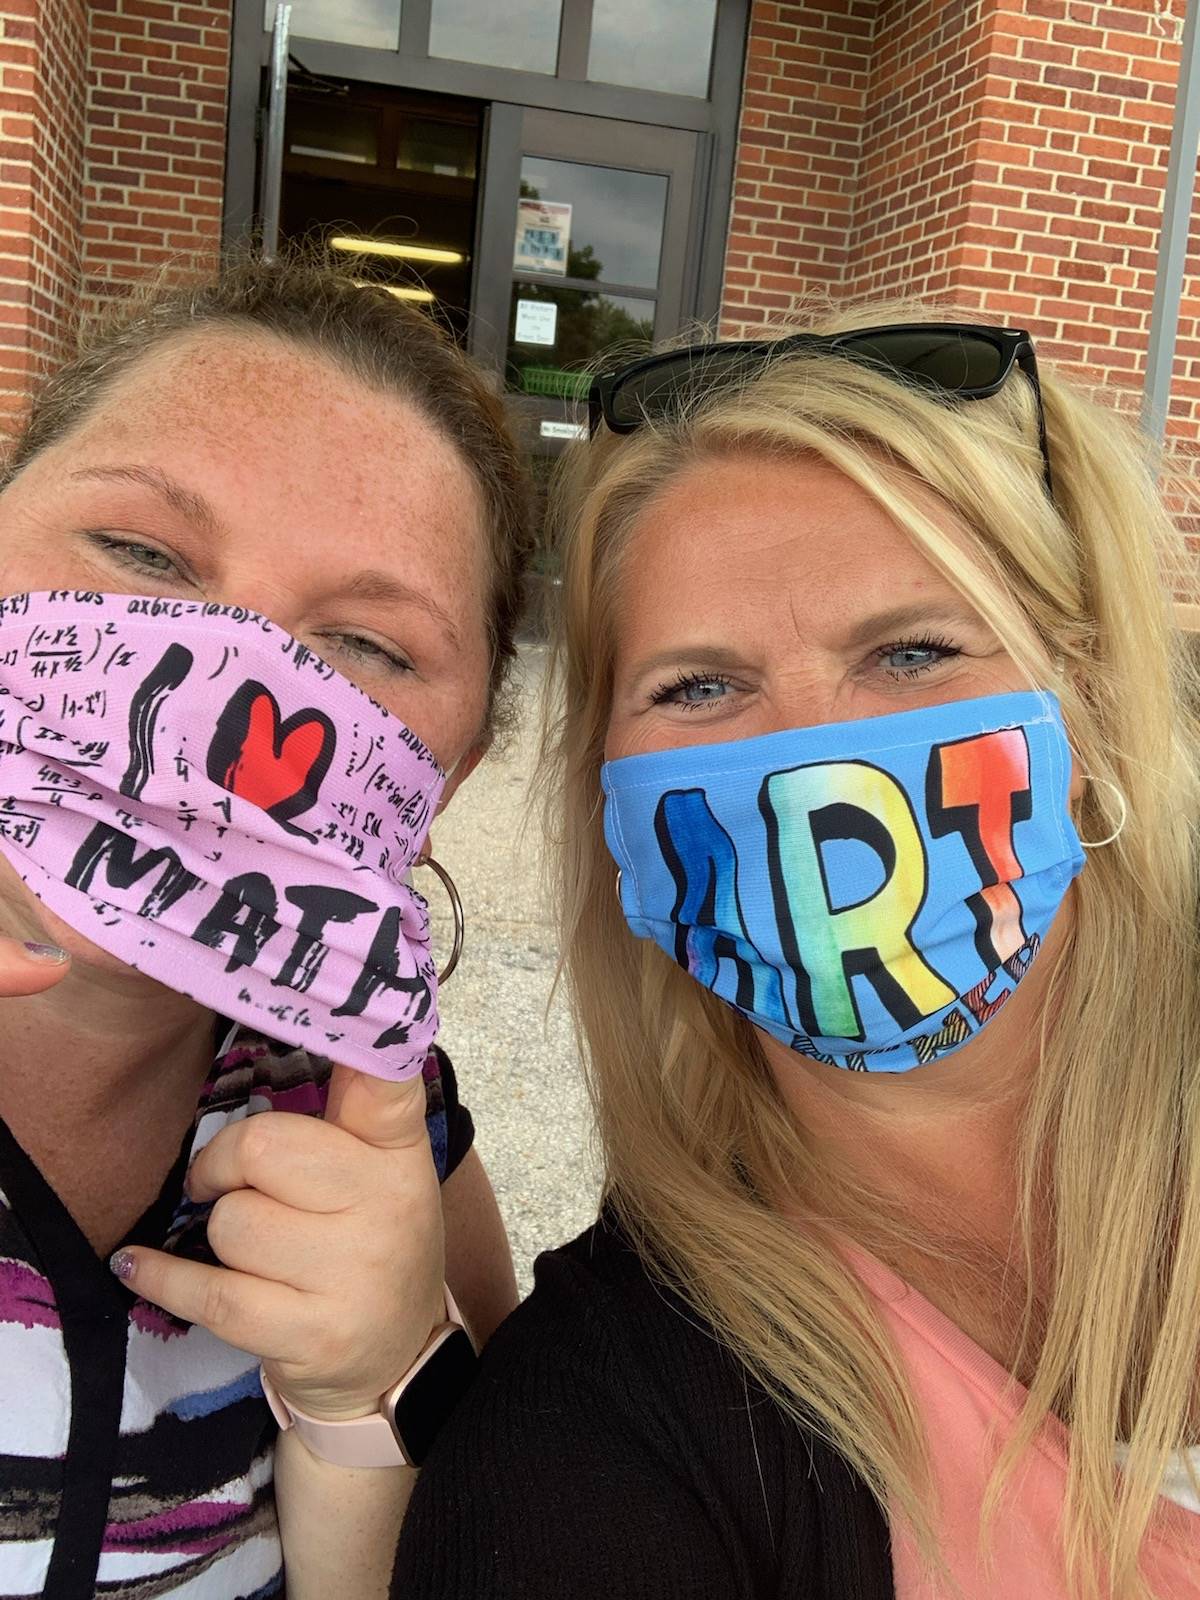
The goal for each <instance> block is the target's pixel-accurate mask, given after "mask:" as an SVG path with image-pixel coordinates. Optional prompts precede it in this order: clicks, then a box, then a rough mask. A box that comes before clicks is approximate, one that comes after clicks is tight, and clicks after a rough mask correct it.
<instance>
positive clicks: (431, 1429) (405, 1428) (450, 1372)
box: [389, 1328, 479, 1467]
mask: <svg viewBox="0 0 1200 1600" xmlns="http://www.w3.org/2000/svg"><path fill="white" fill-rule="evenodd" d="M478 1364H479V1358H478V1357H477V1356H476V1354H475V1351H474V1349H473V1348H472V1345H471V1340H470V1337H469V1336H468V1334H467V1332H466V1329H465V1328H454V1329H452V1330H451V1331H450V1333H448V1334H447V1335H446V1337H445V1338H444V1339H443V1340H442V1342H441V1343H440V1344H439V1345H436V1346H435V1347H434V1349H433V1350H431V1351H430V1352H429V1354H428V1355H427V1356H426V1358H425V1360H424V1362H423V1363H422V1365H421V1367H420V1369H419V1370H418V1371H417V1372H414V1373H413V1375H412V1377H411V1378H410V1379H409V1380H408V1382H407V1383H406V1384H405V1385H404V1388H403V1389H401V1391H400V1393H399V1395H397V1397H396V1400H395V1404H394V1406H393V1407H390V1408H389V1409H390V1411H391V1424H392V1427H393V1428H394V1430H395V1432H396V1437H397V1438H398V1439H399V1440H400V1447H401V1449H402V1450H403V1451H404V1454H405V1455H406V1456H407V1457H408V1459H409V1460H410V1461H411V1462H412V1464H413V1466H414V1467H419V1466H421V1465H422V1464H423V1463H424V1460H425V1457H426V1456H427V1455H428V1454H429V1450H430V1446H431V1445H432V1444H433V1441H434V1439H435V1438H436V1437H437V1432H438V1429H439V1428H440V1427H441V1426H442V1424H443V1423H444V1422H445V1421H446V1419H447V1417H449V1415H450V1413H451V1412H452V1411H453V1410H454V1408H455V1406H456V1405H457V1404H458V1402H459V1400H460V1399H461V1398H462V1395H463V1394H464V1392H465V1391H466V1389H467V1387H468V1385H469V1384H470V1382H471V1379H472V1378H473V1377H474V1375H475V1368H476V1367H477V1366H478Z"/></svg>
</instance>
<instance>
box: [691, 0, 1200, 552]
mask: <svg viewBox="0 0 1200 1600" xmlns="http://www.w3.org/2000/svg"><path fill="white" fill-rule="evenodd" d="M1185 9H1186V0H1126V3H1123V4H1121V5H1104V4H1098V3H1092V0H916V3H913V0H877V3H874V4H861V5H860V4H855V3H854V0H844V3H843V4H842V5H840V6H835V5H833V4H832V3H830V4H826V5H819V6H814V5H810V4H800V3H796V4H793V3H785V0H754V4H753V6H752V11H751V26H750V47H749V54H748V60H747V73H746V96H745V101H744V108H743V113H742V128H741V133H740V142H739V159H738V166H737V173H736V178H735V197H734V211H733V220H732V225H731V232H730V247H729V257H728V271H727V280H726V290H725V298H724V305H723V308H722V325H723V328H724V329H726V330H727V331H729V332H730V333H735V334H736V333H738V332H741V331H746V330H750V329H753V328H755V327H758V326H761V325H762V324H763V323H764V322H767V321H769V320H771V318H772V317H774V316H777V315H778V314H779V313H780V312H781V311H786V309H787V307H788V305H789V304H794V303H795V302H796V300H797V299H798V298H800V297H802V296H803V295H804V293H805V292H806V291H809V290H812V289H813V288H814V287H816V288H821V289H832V290H833V291H835V292H838V293H852V294H863V293H892V294H898V293H916V294H921V295H936V296H941V297H946V298H949V299H951V300H954V301H956V302H958V303H959V304H962V305H965V306H967V307H969V308H980V309H986V311H987V312H988V313H989V314H991V315H994V316H995V317H997V318H998V319H1001V320H1007V321H1010V322H1014V323H1024V324H1025V325H1027V326H1029V327H1030V328H1031V329H1032V330H1033V331H1034V333H1035V334H1037V335H1038V337H1039V340H1040V342H1041V344H1042V346H1043V348H1044V349H1045V350H1046V351H1047V353H1048V354H1051V355H1054V356H1057V357H1058V358H1059V359H1061V360H1064V361H1066V362H1068V363H1070V364H1071V365H1072V366H1073V367H1074V369H1075V370H1076V371H1077V373H1078V374H1079V375H1081V376H1083V377H1084V378H1085V379H1086V380H1087V381H1089V382H1091V383H1094V384H1096V385H1098V386H1100V387H1101V388H1102V390H1103V392H1104V393H1105V394H1106V396H1107V397H1109V398H1110V399H1112V400H1113V402H1114V403H1116V404H1118V405H1120V406H1122V407H1123V408H1134V407H1136V405H1137V404H1138V401H1139V394H1140V385H1141V381H1142V375H1143V371H1144V365H1145V352H1146V345H1147V338H1148V330H1149V317H1150V306H1151V299H1152V294H1153V286H1154V270H1155V265H1156V259H1157V256H1156V252H1157V243H1158V229H1159V225H1160V221H1161V212H1162V196H1163V187H1164V181H1165V174H1166V164H1167V151H1168V146H1169V142H1170V129H1171V120H1172V114H1173V105H1174V96H1175V84H1176V81H1177V78H1178V69H1179V56H1180V47H1179V41H1180V36H1181V32H1182V24H1183V17H1184V12H1185ZM839 34H840V36H841V37H840V39H839ZM831 68H833V69H834V70H838V71H843V72H844V73H845V82H844V84H843V85H842V92H843V94H844V95H845V96H846V97H847V99H845V100H841V101H839V102H838V106H837V110H836V112H830V111H829V110H828V108H826V113H825V118H824V122H822V120H821V118H820V117H819V116H818V115H817V114H816V111H815V109H814V104H815V97H814V93H813V85H814V82H829V81H831V72H830V69H831ZM851 93H853V94H856V95H858V96H859V105H860V106H861V112H860V113H859V114H858V116H857V119H856V116H855V111H854V108H853V106H852V105H851V104H850V103H849V97H850V95H851ZM834 137H836V147H837V150H838V163H837V173H836V176H834V174H833V173H832V171H831V170H830V169H829V168H828V166H827V165H825V166H822V165H820V164H815V163H813V162H810V161H807V160H804V159H798V157H800V156H802V155H803V154H804V153H805V152H807V150H808V149H809V148H810V146H809V143H808V142H809V141H810V140H812V139H813V138H816V139H817V140H818V141H823V142H824V144H825V146H826V148H829V146H830V145H831V144H832V142H833V139H834ZM1193 218H1194V221H1193V229H1192V238H1191V254H1190V268H1189V274H1188V279H1187V283H1186V286H1185V294H1184V300H1183V305H1182V307H1181V311H1182V316H1181V323H1180V330H1179V344H1178V357H1177V362H1176V371H1175V384H1174V390H1173V400H1172V407H1171V417H1170V421H1169V432H1170V435H1171V438H1172V441H1173V443H1174V444H1175V446H1176V448H1177V449H1178V450H1179V451H1180V453H1181V455H1182V456H1184V457H1186V456H1188V455H1190V454H1192V453H1193V452H1195V451H1196V449H1197V443H1198V441H1200V193H1198V198H1197V205H1196V208H1195V210H1194V212H1193ZM1197 531H1200V529H1198V530H1197ZM1196 543H1197V548H1198V550H1200V540H1197V541H1196Z"/></svg>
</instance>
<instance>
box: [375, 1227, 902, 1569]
mask: <svg viewBox="0 0 1200 1600" xmlns="http://www.w3.org/2000/svg"><path fill="white" fill-rule="evenodd" d="M536 1283H537V1286H536V1288H535V1289H534V1292H533V1294H532V1295H531V1297H530V1298H529V1299H528V1300H527V1301H526V1302H525V1304H524V1305H522V1306H521V1307H520V1308H519V1309H518V1310H517V1311H515V1312H514V1313H513V1315H512V1316H511V1317H510V1318H509V1319H508V1321H507V1322H506V1323H505V1324H504V1326H503V1327H502V1328H501V1329H500V1331H499V1332H498V1333H497V1334H496V1336H495V1338H494V1339H493V1340H492V1342H491V1343H490V1344H489V1345H488V1348H487V1350H486V1352H485V1354H484V1358H483V1362H482V1364H481V1368H480V1372H479V1376H478V1378H477V1379H476V1381H475V1383H474V1385H473V1387H472V1388H471V1390H470V1391H469V1393H468V1394H467V1396H466V1398H465V1399H464V1400H463V1402H462V1404H461V1405H460V1407H459V1409H458V1411H457V1412H456V1413H455V1415H454V1416H453V1417H452V1418H451V1419H450V1421H449V1422H448V1423H447V1425H446V1427H445V1428H444V1430H443V1432H442V1434H441V1436H440V1437H439V1439H438V1441H437V1443H436V1445H435V1447H434V1450H433V1453H432V1456H431V1458H430V1460H429V1462H428V1463H427V1465H426V1467H425V1470H424V1471H423V1472H422V1474H421V1477H420V1479H419V1480H418V1484H417V1488H416V1492H415V1494H414V1497H413V1501H412V1506H411V1508H410V1510H409V1514H408V1517H407V1520H406V1522H405V1525H404V1531H403V1534H402V1535H401V1540H400V1549H399V1552H398V1555H397V1560H396V1569H395V1576H394V1579H393V1585H392V1596H393V1600H477V1597H478V1600H482V1597H484V1596H488V1597H496V1600H507V1597H509V1596H520V1597H522V1600H568V1597H569V1600H683V1597H685V1596H686V1597H687V1600H768V1597H770V1600H784V1597H787V1600H892V1596H893V1588H892V1571H891V1558H890V1554H889V1548H888V1533H887V1525H886V1522H885V1520H884V1518H883V1516H882V1515H881V1513H880V1511H879V1508H878V1506H877V1505H876V1503H875V1501H874V1499H873V1498H872V1496H871V1495H870V1493H869V1492H868V1491H867V1489H866V1488H865V1486H864V1485H863V1484H862V1483H861V1482H860V1481H859V1480H858V1479H857V1478H856V1477H855V1476H854V1475H853V1474H852V1473H851V1472H850V1471H849V1470H848V1468H847V1467H846V1466H845V1464H844V1463H843V1462H842V1461H841V1460H840V1459H839V1458H838V1457H837V1456H836V1455H834V1454H833V1453H832V1452H831V1451H830V1450H829V1448H828V1447H827V1446H826V1445H823V1444H822V1443H820V1442H819V1441H818V1440H815V1439H813V1438H811V1437H810V1436H809V1435H808V1434H806V1433H805V1432H804V1430H802V1429H801V1428H799V1427H798V1426H797V1425H796V1424H795V1423H794V1422H791V1421H790V1420H789V1419H788V1418H787V1416H786V1415H785V1414H784V1412H783V1411H782V1410H781V1409H780V1408H779V1406H778V1405H776V1404H775V1403H774V1402H773V1401H772V1400H771V1399H770V1398H769V1397H768V1396H767V1395H766V1394H765V1393H764V1392H763V1391H762V1390H761V1389H759V1388H758V1387H757V1386H756V1385H755V1384H754V1382H753V1381H752V1380H751V1379H750V1378H749V1377H748V1375H747V1373H746V1371H745V1369H744V1368H743V1367H742V1366H741V1365H739V1364H738V1363H737V1362H736V1361H734V1360H733V1358H732V1357H731V1356H730V1355H729V1354H728V1352H727V1351H725V1350H724V1349H723V1348H722V1347H721V1346H720V1345H719V1344H718V1343H717V1341H716V1339H715V1338H714V1336H713V1335H712V1333H711V1332H709V1331H706V1330H705V1329H704V1327H703V1326H701V1325H700V1324H699V1323H698V1322H697V1320H696V1319H695V1317H694V1316H693V1315H692V1314H690V1313H689V1312H688V1311H687V1309H686V1308H685V1307H684V1305H683V1304H682V1303H681V1302H680V1301H679V1300H677V1299H676V1298H674V1297H673V1296H672V1295H670V1294H667V1293H665V1292H664V1291H663V1290H662V1289H661V1288H660V1287H659V1286H657V1285H656V1284H655V1283H653V1282H652V1281H651V1280H650V1278H649V1277H648V1276H647V1274H646V1272H645V1269H644V1268H643V1266H642V1264H641V1261H640V1260H639V1258H638V1257H637V1255H636V1254H635V1253H634V1251H633V1250H632V1249H631V1248H630V1247H629V1245H628V1244H627V1243H626V1242H625V1240H624V1239H623V1237H622V1236H621V1235H620V1234H619V1233H618V1231H617V1230H616V1228H615V1226H614V1225H613V1224H612V1223H611V1222H607V1221H606V1220H605V1219H601V1221H600V1222H599V1223H598V1224H597V1225H596V1226H595V1227H593V1228H590V1229H588V1231H587V1232H586V1233H584V1234H582V1235H581V1236H580V1238H578V1239H576V1240H575V1241H574V1243H573V1244H570V1245H567V1246H566V1247H565V1248H564V1249H562V1250H556V1251H553V1252H552V1253H550V1254H549V1255H544V1256H542V1257H541V1258H540V1260H539V1261H538V1264H537V1269H536Z"/></svg>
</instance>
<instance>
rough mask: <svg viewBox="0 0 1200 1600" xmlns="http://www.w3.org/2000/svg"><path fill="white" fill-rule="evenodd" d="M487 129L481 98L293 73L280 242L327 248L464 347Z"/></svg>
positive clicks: (340, 261)
mask: <svg viewBox="0 0 1200 1600" xmlns="http://www.w3.org/2000/svg"><path fill="white" fill-rule="evenodd" d="M482 123H483V106H482V104H481V103H480V102H478V101H472V100H459V99H455V98H453V97H451V96H449V95H423V94H419V93H415V92H412V91H408V90H399V89H391V88H388V87H387V86H385V85H379V84H370V83H362V82H349V83H337V82H334V81H332V80H323V79H322V80H314V79H312V78H310V77H309V76H308V75H303V76H302V75H300V74H294V75H292V76H291V77H290V78H289V83H288V97H287V122H286V127H285V153H284V160H283V194H282V204H281V210H280V233H281V235H282V236H283V237H284V238H286V239H293V240H295V239H306V240H310V241H311V240H314V239H316V240H320V241H321V243H322V244H323V246H324V248H325V249H327V250H328V251H329V253H330V256H331V258H332V259H334V260H336V261H337V262H338V264H339V265H340V266H341V267H343V268H344V269H345V270H347V271H349V272H351V273H353V275H354V276H355V277H356V278H360V279H362V280H363V281H364V282H374V283H383V284H386V285H387V286H388V287H389V288H391V289H392V290H393V291H394V292H396V293H397V294H398V295H399V296H400V297H401V298H403V299H408V300H413V301H415V302H417V303H422V304H425V305H427V306H429V308H430V309H431V310H432V311H434V312H435V313H436V314H437V315H438V316H439V317H440V318H441V319H442V320H443V321H444V322H445V323H446V324H448V326H449V327H450V328H452V329H453V331H454V333H455V336H456V337H457V338H458V339H459V340H460V341H462V342H464V343H465V341H466V337H467V318H468V311H469V307H470V303H471V270H472V261H471V257H472V251H473V248H474V239H475V211H476V198H477V191H478V173H479V166H480V139H481V136H482Z"/></svg>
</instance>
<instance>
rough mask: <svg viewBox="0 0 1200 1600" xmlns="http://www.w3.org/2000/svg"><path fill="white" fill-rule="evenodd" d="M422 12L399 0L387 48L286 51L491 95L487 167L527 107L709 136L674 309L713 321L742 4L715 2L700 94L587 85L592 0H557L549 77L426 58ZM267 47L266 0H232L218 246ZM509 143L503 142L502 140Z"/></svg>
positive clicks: (340, 73)
mask: <svg viewBox="0 0 1200 1600" xmlns="http://www.w3.org/2000/svg"><path fill="white" fill-rule="evenodd" d="M431 9H432V0H403V4H402V6H401V14H400V18H401V20H400V34H399V41H398V42H399V48H398V49H396V50H374V49H367V48H365V47H362V46H358V45H341V44H331V43H328V42H327V41H323V40H317V39H306V38H304V37H302V36H300V37H293V40H292V51H293V54H295V55H296V56H297V58H298V59H299V60H301V61H303V63H304V65H305V67H307V68H308V69H309V70H310V71H311V72H315V73H319V74H321V75H323V76H329V77H333V78H343V79H350V80H365V81H367V82H373V83H383V84H394V85H396V86H399V87H404V88H409V89H418V90H426V91H429V92H432V93H441V94H451V95H456V96H458V97H460V98H462V97H465V98H468V99H475V100H483V101H486V102H489V106H490V109H489V111H488V113H487V120H486V125H485V126H486V134H487V142H485V147H484V166H485V168H487V167H488V166H490V165H491V160H490V136H491V135H492V134H493V133H494V134H495V137H496V138H497V140H503V139H504V138H505V136H511V131H512V128H511V124H506V118H508V117H509V116H511V115H513V114H515V115H517V116H520V115H521V113H522V111H523V110H524V109H526V108H528V109H530V110H535V109H544V110H547V111H561V112H569V113H574V114H583V115H590V116H595V117H604V118H609V119H612V120H615V121H623V122H633V123H641V124H645V125H647V126H651V127H660V128H674V129H683V130H690V131H692V132H694V133H698V134H701V135H704V136H706V137H703V138H701V140H700V141H699V143H700V146H701V150H700V159H699V160H698V161H697V170H696V177H695V185H694V190H693V204H692V214H691V222H690V228H691V239H690V244H689V250H688V267H687V271H688V276H689V292H690V296H691V303H690V304H688V303H687V302H685V303H684V308H683V314H684V316H685V317H699V318H701V319H704V320H707V319H709V318H712V317H715V316H716V314H717V313H718V311H719V310H720V303H721V285H722V278H723V271H724V259H725V236H726V229H727V227H728V219H729V212H730V206H731V201H732V196H733V170H734V160H735V156H736V151H737V126H738V113H739V109H740V105H741V92H742V72H743V64H744V59H745V51H746V36H747V30H748V27H749V17H750V0H717V12H716V25H715V30H714V36H713V55H712V75H711V81H710V92H709V96H708V98H707V99H700V98H699V97H696V96H691V95H675V94H663V93H661V92H659V91H656V90H648V89H629V88H623V87H621V86H619V85H611V84H602V83H592V82H590V81H589V80H588V79H587V52H588V42H589V39H590V30H591V15H592V0H563V13H562V27H561V31H560V34H559V50H558V70H557V74H556V75H554V76H551V75H550V74H543V73H536V72H520V71H515V70H512V69H510V68H506V67H486V66H478V65H475V64H473V63H471V62H460V61H447V60H442V59H439V58H436V57H433V56H430V54H429V22H430V13H431ZM268 50H269V36H268V35H267V33H266V32H265V31H264V29H263V0H234V3H233V36H232V56H231V63H230V84H229V110H228V120H227V128H226V159H225V203H224V210H223V217H222V233H223V237H224V240H225V242H226V244H227V245H232V244H235V243H237V242H238V241H240V240H242V239H244V238H245V237H246V236H247V235H248V233H249V231H250V228H251V225H252V222H253V218H254V208H255V193H256V184H257V159H258V158H257V139H256V124H257V120H258V105H259V85H260V79H261V73H262V68H263V66H264V65H265V64H266V61H267V52H268ZM509 146H510V148H511V147H512V141H511V137H509ZM493 187H494V188H497V189H499V188H502V187H504V182H503V174H502V173H500V172H497V173H496V175H495V176H494V178H493ZM514 192H515V191H514ZM487 205H488V197H487V193H486V189H485V191H484V192H483V193H482V194H481V199H480V207H479V214H480V216H481V218H482V217H483V215H484V213H485V210H486V209H487ZM479 246H480V249H479V251H478V253H477V260H478V262H479V270H480V272H482V271H484V270H485V268H491V267H492V266H493V265H494V263H493V260H492V258H493V257H498V255H499V250H500V246H499V240H498V238H495V239H493V238H490V237H488V236H486V234H485V232H484V230H482V229H481V232H480V239H479ZM509 248H510V250H511V241H510V244H509ZM504 273H505V277H506V279H507V277H508V276H509V275H510V274H511V254H510V256H509V260H508V264H507V266H506V267H505V268H504Z"/></svg>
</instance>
